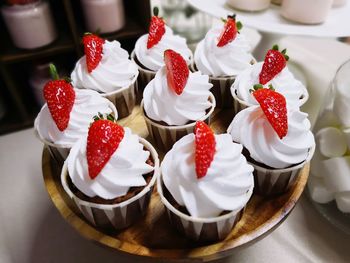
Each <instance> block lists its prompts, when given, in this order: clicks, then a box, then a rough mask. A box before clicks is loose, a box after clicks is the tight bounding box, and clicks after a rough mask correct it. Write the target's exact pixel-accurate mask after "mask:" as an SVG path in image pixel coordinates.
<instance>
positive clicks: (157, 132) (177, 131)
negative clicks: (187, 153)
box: [141, 93, 216, 152]
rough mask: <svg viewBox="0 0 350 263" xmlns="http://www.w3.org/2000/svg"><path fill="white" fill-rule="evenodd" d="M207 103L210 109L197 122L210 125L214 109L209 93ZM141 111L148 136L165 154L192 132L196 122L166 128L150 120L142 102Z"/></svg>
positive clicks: (212, 98)
mask: <svg viewBox="0 0 350 263" xmlns="http://www.w3.org/2000/svg"><path fill="white" fill-rule="evenodd" d="M209 101H210V102H211V103H212V106H211V108H210V109H209V111H208V112H207V114H206V115H204V116H203V117H202V118H200V119H199V120H201V121H204V122H205V123H207V124H210V117H211V115H212V113H213V112H214V109H215V105H216V103H215V98H214V95H213V94H211V93H210V96H209ZM141 109H142V114H143V116H144V119H145V121H146V126H147V130H148V133H149V135H150V136H151V138H152V140H153V142H154V144H155V146H156V147H157V148H158V149H160V150H161V151H163V152H167V151H168V150H170V149H171V147H173V145H174V143H175V142H177V141H178V140H180V139H181V138H182V137H184V136H185V135H187V134H190V133H192V132H193V130H194V127H195V125H196V121H193V122H191V123H189V124H186V125H178V126H166V125H162V124H159V123H157V122H155V121H153V120H151V119H150V118H149V117H148V116H147V114H146V113H145V111H144V108H143V100H142V101H141Z"/></svg>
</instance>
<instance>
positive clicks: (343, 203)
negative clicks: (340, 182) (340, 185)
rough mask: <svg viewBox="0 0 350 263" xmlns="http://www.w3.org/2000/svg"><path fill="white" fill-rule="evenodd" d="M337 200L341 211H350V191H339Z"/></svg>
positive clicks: (336, 196)
mask: <svg viewBox="0 0 350 263" xmlns="http://www.w3.org/2000/svg"><path fill="white" fill-rule="evenodd" d="M335 201H336V203H337V207H338V209H339V210H340V211H342V212H343V213H350V192H343V193H337V194H336V195H335Z"/></svg>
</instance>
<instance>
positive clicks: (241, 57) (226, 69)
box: [194, 27, 254, 77]
mask: <svg viewBox="0 0 350 263" xmlns="http://www.w3.org/2000/svg"><path fill="white" fill-rule="evenodd" d="M221 31H222V27H214V28H212V29H211V30H209V31H208V33H207V34H206V35H205V38H204V39H203V40H202V41H201V42H199V43H198V45H197V48H196V51H195V53H194V62H195V63H196V67H197V69H198V70H199V71H201V72H202V73H203V74H207V75H210V76H213V77H223V76H236V75H238V74H239V73H241V72H242V71H243V70H245V69H246V68H247V67H249V66H250V65H251V62H252V61H254V58H253V56H252V54H251V53H250V50H251V47H250V45H249V42H248V41H247V40H246V38H245V37H244V36H243V35H242V34H237V37H236V39H235V40H233V41H231V42H230V43H228V44H226V45H225V46H223V47H218V46H217V43H218V39H219V37H220V34H221Z"/></svg>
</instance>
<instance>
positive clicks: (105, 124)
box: [61, 118, 159, 229]
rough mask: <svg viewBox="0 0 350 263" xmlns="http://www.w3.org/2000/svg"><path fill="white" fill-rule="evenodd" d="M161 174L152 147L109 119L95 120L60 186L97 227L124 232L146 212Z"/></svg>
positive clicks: (72, 154) (68, 162) (74, 152)
mask: <svg viewBox="0 0 350 263" xmlns="http://www.w3.org/2000/svg"><path fill="white" fill-rule="evenodd" d="M158 174H159V160H158V155H157V152H156V151H155V149H154V148H153V147H152V145H151V144H150V143H148V142H147V141H146V140H144V139H142V138H139V137H138V136H137V135H135V134H133V133H132V132H131V130H130V129H129V128H123V127H121V126H119V125H118V124H116V123H115V122H114V120H113V118H108V119H107V120H105V119H96V120H95V122H93V123H92V124H91V126H90V128H89V132H88V135H87V137H86V136H85V137H83V138H81V139H80V140H79V141H77V143H76V144H74V146H73V148H72V150H71V152H70V154H69V156H68V158H67V160H66V162H65V163H64V166H63V169H62V173H61V182H62V185H63V188H64V190H65V192H66V193H67V194H68V196H69V197H70V198H71V199H72V201H73V203H74V204H75V205H76V206H77V208H78V209H79V210H80V212H81V213H82V214H83V216H84V217H85V218H86V219H87V220H88V221H89V222H90V223H91V224H92V225H93V226H96V227H98V228H104V229H122V228H126V227H128V226H130V225H131V224H133V223H134V222H135V221H137V220H138V219H140V218H141V217H142V216H143V215H144V214H145V213H146V211H147V207H148V205H149V201H150V198H151V194H152V190H153V186H154V183H155V181H156V178H157V176H158Z"/></svg>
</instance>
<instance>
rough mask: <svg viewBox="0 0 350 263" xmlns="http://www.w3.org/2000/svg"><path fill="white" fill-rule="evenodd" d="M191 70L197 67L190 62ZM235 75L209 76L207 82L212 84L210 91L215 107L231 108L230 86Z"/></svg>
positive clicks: (195, 69)
mask: <svg viewBox="0 0 350 263" xmlns="http://www.w3.org/2000/svg"><path fill="white" fill-rule="evenodd" d="M191 71H192V72H196V71H198V70H197V67H196V65H195V64H194V63H192V64H191ZM235 79H236V76H226V77H212V76H209V82H210V83H211V84H213V87H212V88H211V89H210V91H211V92H212V93H213V95H214V97H215V101H216V107H217V108H232V101H233V99H232V95H231V86H232V84H233V83H234V82H235Z"/></svg>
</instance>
